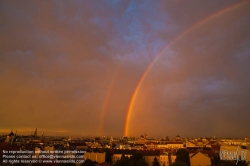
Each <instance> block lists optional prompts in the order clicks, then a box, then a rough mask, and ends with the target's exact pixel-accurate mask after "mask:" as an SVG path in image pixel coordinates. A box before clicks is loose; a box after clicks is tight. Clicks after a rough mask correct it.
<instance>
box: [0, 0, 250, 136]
mask: <svg viewBox="0 0 250 166" xmlns="http://www.w3.org/2000/svg"><path fill="white" fill-rule="evenodd" d="M0 13H2V14H1V15H0V34H1V38H0V134H3V133H9V132H10V130H13V132H15V131H16V130H17V131H18V133H19V134H29V133H32V132H33V131H34V129H35V128H36V127H37V129H38V132H39V133H40V132H41V133H42V132H44V133H45V135H65V136H68V135H77V136H78V135H82V134H87V135H90V136H102V135H106V136H122V135H124V136H139V134H142V133H147V134H148V135H150V136H152V137H163V136H172V137H174V136H176V135H177V134H180V135H181V136H183V137H213V136H216V137H236V138H244V137H250V135H249V133H247V131H248V130H249V126H250V121H249V117H250V111H249V110H250V103H249V101H250V88H249V85H250V77H249V76H250V50H249V45H250V31H249V29H250V24H249V21H248V20H250V2H249V1H237V2H236V1H233V0H229V1H228V0H227V1H224V0H223V1H220V2H218V1H215V0H214V1H188V2H187V1H140V2H139V1H126V2H124V1H119V0H117V1H116V0H113V1H91V2H90V1H88V2H87V1H77V0H76V1H60V2H57V1H48V2H43V1H37V2H34V1H22V2H18V1H5V0H4V1H1V2H0Z"/></svg>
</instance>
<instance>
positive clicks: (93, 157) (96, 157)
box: [84, 152, 105, 163]
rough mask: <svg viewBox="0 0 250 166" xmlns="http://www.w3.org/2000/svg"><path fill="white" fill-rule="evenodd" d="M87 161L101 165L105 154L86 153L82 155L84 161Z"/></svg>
mask: <svg viewBox="0 0 250 166" xmlns="http://www.w3.org/2000/svg"><path fill="white" fill-rule="evenodd" d="M87 159H90V160H92V161H96V162H97V163H103V162H105V152H103V153H94V152H86V153H84V160H87Z"/></svg>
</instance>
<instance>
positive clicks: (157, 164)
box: [153, 157, 160, 166]
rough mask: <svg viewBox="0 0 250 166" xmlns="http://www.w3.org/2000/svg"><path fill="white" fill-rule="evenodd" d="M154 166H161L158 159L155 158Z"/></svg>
mask: <svg viewBox="0 0 250 166" xmlns="http://www.w3.org/2000/svg"><path fill="white" fill-rule="evenodd" d="M153 166H160V163H159V162H158V160H157V158H156V157H155V158H154V161H153Z"/></svg>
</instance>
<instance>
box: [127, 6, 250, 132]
mask: <svg viewBox="0 0 250 166" xmlns="http://www.w3.org/2000/svg"><path fill="white" fill-rule="evenodd" d="M248 2H249V1H242V2H239V3H236V4H234V5H232V6H229V7H227V8H225V9H222V10H220V11H218V12H216V13H214V14H212V15H210V16H208V17H206V18H204V19H202V20H201V21H199V22H197V23H195V24H194V25H192V26H191V27H189V28H188V29H186V30H185V31H184V32H182V33H181V34H180V35H178V36H177V37H176V38H175V39H174V40H173V41H172V42H171V43H170V44H168V45H167V46H166V47H164V49H163V50H162V51H161V52H160V53H159V54H158V55H157V56H156V57H155V59H154V60H153V61H152V62H151V63H150V65H149V66H148V68H147V69H146V70H145V72H144V73H143V75H142V76H141V79H140V80H139V82H138V84H137V85H136V88H135V90H134V93H133V95H132V97H131V100H130V103H129V106H128V111H127V115H126V120H125V127H124V136H127V135H128V129H129V119H130V116H131V112H132V109H133V105H134V103H135V99H136V96H137V94H138V92H139V89H140V87H141V85H142V83H143V81H144V80H145V78H146V76H147V75H148V73H149V71H150V70H151V68H152V67H153V66H154V64H155V62H156V61H157V60H158V59H159V58H160V57H161V56H162V55H163V53H164V52H165V51H167V50H168V49H169V48H170V47H171V46H172V45H174V44H175V43H176V42H177V41H178V40H180V39H181V38H183V37H184V36H185V35H187V34H188V33H189V32H191V31H193V30H194V29H195V28H197V27H199V26H201V25H202V24H204V23H206V22H207V21H209V20H212V19H214V18H216V17H218V16H220V15H223V14H225V13H227V12H230V11H232V10H234V9H236V8H238V7H241V6H243V5H245V4H247V3H248Z"/></svg>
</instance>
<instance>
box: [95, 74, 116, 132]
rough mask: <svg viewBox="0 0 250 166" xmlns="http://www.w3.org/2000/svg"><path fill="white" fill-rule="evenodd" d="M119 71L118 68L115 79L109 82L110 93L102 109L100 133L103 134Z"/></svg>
mask: <svg viewBox="0 0 250 166" xmlns="http://www.w3.org/2000/svg"><path fill="white" fill-rule="evenodd" d="M119 71H120V70H119V69H118V70H116V72H115V74H114V76H113V79H112V81H111V83H110V84H109V88H108V93H107V95H106V98H105V100H104V105H103V111H102V115H101V127H100V134H101V135H103V127H104V121H105V117H106V113H107V110H108V106H109V101H110V98H111V94H112V92H113V89H114V85H115V82H116V80H117V77H118V75H119V74H118V73H119Z"/></svg>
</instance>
